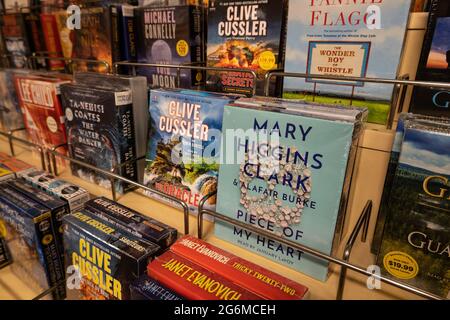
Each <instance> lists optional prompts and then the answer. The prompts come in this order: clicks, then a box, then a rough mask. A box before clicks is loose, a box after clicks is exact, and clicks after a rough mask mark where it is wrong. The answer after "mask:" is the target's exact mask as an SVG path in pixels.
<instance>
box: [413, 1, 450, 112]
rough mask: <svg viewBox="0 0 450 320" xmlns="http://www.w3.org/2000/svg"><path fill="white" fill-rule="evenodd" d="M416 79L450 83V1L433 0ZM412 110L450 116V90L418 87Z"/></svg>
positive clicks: (415, 91) (414, 95)
mask: <svg viewBox="0 0 450 320" xmlns="http://www.w3.org/2000/svg"><path fill="white" fill-rule="evenodd" d="M416 80H425V81H436V82H450V2H448V1H445V0H444V1H441V0H433V1H431V4H430V13H429V16H428V26H427V31H426V33H425V38H424V43H423V47H422V53H421V56H420V60H419V67H418V69H417V75H416ZM410 111H411V112H413V113H417V114H424V115H430V116H436V117H450V90H448V89H447V90H446V89H441V88H433V87H432V88H429V87H414V90H413V94H412V97H411V106H410Z"/></svg>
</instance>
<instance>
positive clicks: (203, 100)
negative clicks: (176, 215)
mask: <svg viewBox="0 0 450 320" xmlns="http://www.w3.org/2000/svg"><path fill="white" fill-rule="evenodd" d="M232 100H233V97H232V96H222V95H219V94H213V93H206V92H198V91H188V90H162V89H161V90H151V92H150V124H149V140H148V152H147V166H146V169H145V174H144V185H146V186H148V187H151V188H154V189H156V190H158V191H161V192H163V193H165V194H168V195H171V196H174V197H175V198H178V199H180V200H182V201H184V202H186V204H188V205H189V208H190V210H191V212H197V207H198V204H199V202H200V200H201V199H202V198H203V197H204V196H206V195H207V194H209V193H210V192H212V191H215V190H217V176H218V170H219V160H220V159H219V152H220V137H221V130H222V115H223V108H224V106H225V105H226V104H227V103H229V102H231V101H232ZM144 193H145V194H148V195H149V196H152V197H157V198H158V199H160V197H158V196H156V195H154V194H152V193H148V192H144ZM160 200H162V201H167V200H166V199H164V198H161V199H160ZM215 204H216V199H215V197H213V198H211V199H209V200H208V201H207V203H206V206H205V208H208V209H212V210H214V208H215Z"/></svg>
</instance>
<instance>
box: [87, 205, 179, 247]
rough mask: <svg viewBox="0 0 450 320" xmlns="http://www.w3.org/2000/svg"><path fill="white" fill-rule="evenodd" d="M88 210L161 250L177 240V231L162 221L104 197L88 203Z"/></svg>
mask: <svg viewBox="0 0 450 320" xmlns="http://www.w3.org/2000/svg"><path fill="white" fill-rule="evenodd" d="M85 208H86V209H87V210H91V209H93V210H94V214H97V212H98V214H97V215H98V216H99V217H100V219H103V220H108V221H109V223H113V224H114V225H122V227H123V228H126V229H127V231H128V232H129V233H131V234H133V235H134V236H135V237H138V238H143V239H145V240H147V241H150V242H153V243H155V244H157V245H158V246H159V247H160V248H161V250H166V249H168V248H169V247H170V246H171V245H172V244H173V243H174V241H175V240H176V239H177V233H178V232H177V230H176V229H175V228H172V227H170V226H168V225H166V224H164V223H162V222H160V221H157V220H155V219H152V218H150V217H147V216H144V215H143V214H141V213H139V212H137V211H134V210H132V209H130V208H127V207H125V206H122V205H121V204H119V203H117V202H114V201H112V200H109V199H107V198H104V197H100V198H96V199H92V200H90V201H88V202H86V205H85Z"/></svg>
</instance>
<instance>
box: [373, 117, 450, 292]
mask: <svg viewBox="0 0 450 320" xmlns="http://www.w3.org/2000/svg"><path fill="white" fill-rule="evenodd" d="M404 132H405V134H404V139H403V143H402V147H401V153H400V158H399V162H398V167H397V170H396V172H395V177H394V182H393V185H392V189H391V195H390V202H389V203H390V205H389V215H388V217H387V219H386V226H385V229H384V233H383V239H382V242H381V249H380V254H379V256H378V262H377V264H378V265H379V266H380V267H381V269H382V274H384V275H385V276H388V277H390V278H393V279H395V280H400V281H404V282H406V283H407V284H409V285H412V286H415V287H418V288H421V289H424V290H426V291H428V292H431V293H434V294H436V295H439V296H441V297H443V298H447V299H448V298H450V294H449V289H450V285H449V284H450V263H449V257H450V237H449V235H450V223H449V217H450V192H449V191H450V189H449V181H450V168H449V163H450V126H448V125H447V126H444V125H442V126H436V124H433V125H423V124H419V125H418V124H411V125H409V126H406V127H405V130H404Z"/></svg>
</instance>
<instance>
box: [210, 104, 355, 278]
mask: <svg viewBox="0 0 450 320" xmlns="http://www.w3.org/2000/svg"><path fill="white" fill-rule="evenodd" d="M222 129H223V131H224V132H227V131H228V130H231V131H233V130H234V132H235V134H234V135H230V136H229V137H228V136H227V137H225V139H224V141H222V145H226V146H227V148H226V149H224V150H225V151H224V153H225V154H224V155H222V156H223V157H224V159H231V160H232V161H227V162H226V163H223V164H221V166H220V170H219V184H218V194H217V207H216V211H217V212H220V213H222V214H224V215H226V216H228V217H230V218H233V219H235V220H238V221H240V222H244V223H247V224H250V225H253V226H256V227H259V228H262V229H264V230H266V231H270V232H273V233H274V234H275V235H278V236H282V237H284V238H286V239H289V240H291V241H295V242H298V243H300V244H303V245H306V246H308V247H311V248H314V249H316V250H319V251H321V252H324V253H326V254H331V253H332V251H333V250H334V249H335V246H336V240H337V239H338V238H339V232H340V231H339V229H340V228H341V223H342V220H343V216H344V214H345V212H344V211H345V210H344V208H345V201H346V200H345V198H346V197H345V193H346V191H345V189H346V188H347V186H346V184H347V181H346V180H348V179H346V174H347V167H348V164H349V162H350V158H352V155H351V150H352V149H354V148H352V145H353V144H354V140H353V137H354V130H355V128H354V124H353V123H352V122H345V121H332V120H329V119H320V118H312V117H308V116H301V115H298V114H295V113H291V114H290V113H288V112H284V113H281V112H270V111H265V110H264V108H260V109H259V110H258V109H253V108H245V107H243V106H239V105H229V106H226V107H225V111H224V116H223V127H222ZM350 167H351V166H350ZM215 234H216V236H217V237H218V238H221V239H223V240H226V241H228V242H231V243H234V244H236V245H238V246H241V247H243V248H245V249H248V250H250V251H253V252H255V253H258V254H260V255H262V256H265V257H267V258H269V259H272V260H274V261H276V262H278V263H280V264H283V265H286V266H288V267H290V268H293V269H295V270H298V271H300V272H303V273H306V274H308V275H310V276H312V277H314V278H316V279H318V280H321V281H325V280H326V279H327V275H328V265H329V264H328V262H327V261H325V260H322V259H319V258H317V257H314V256H311V255H308V254H305V253H303V252H301V251H299V250H297V249H294V248H292V247H287V246H285V245H282V244H279V243H277V242H275V241H273V240H269V239H267V238H266V237H263V236H261V235H257V234H254V233H252V232H250V231H247V230H245V229H241V228H238V227H236V226H234V227H233V226H231V225H229V224H226V223H223V222H219V221H216V223H215Z"/></svg>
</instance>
